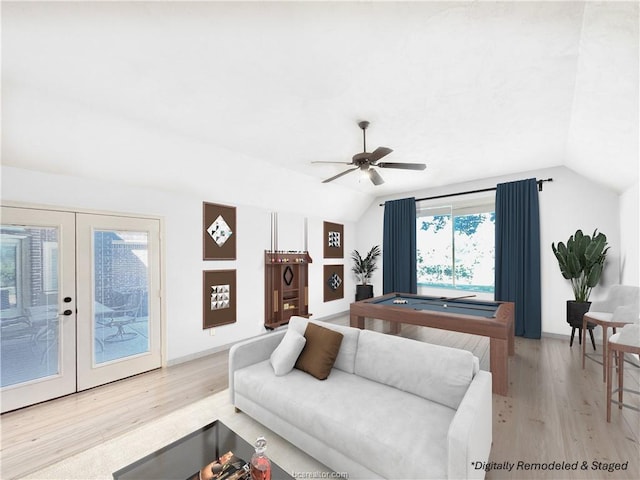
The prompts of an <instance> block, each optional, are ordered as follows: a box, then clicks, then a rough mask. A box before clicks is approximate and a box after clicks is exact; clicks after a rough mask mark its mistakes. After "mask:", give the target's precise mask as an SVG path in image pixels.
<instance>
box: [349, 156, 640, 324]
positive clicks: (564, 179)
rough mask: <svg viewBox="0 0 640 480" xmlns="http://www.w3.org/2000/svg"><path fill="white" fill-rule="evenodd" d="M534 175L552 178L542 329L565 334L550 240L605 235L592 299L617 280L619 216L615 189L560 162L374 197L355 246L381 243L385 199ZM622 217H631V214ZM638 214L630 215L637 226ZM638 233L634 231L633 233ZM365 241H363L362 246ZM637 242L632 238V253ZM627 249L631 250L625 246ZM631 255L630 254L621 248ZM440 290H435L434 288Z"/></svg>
mask: <svg viewBox="0 0 640 480" xmlns="http://www.w3.org/2000/svg"><path fill="white" fill-rule="evenodd" d="M532 177H536V178H538V179H543V178H544V179H546V178H550V177H551V178H553V182H547V183H545V184H544V190H543V191H542V192H540V195H539V199H540V242H541V281H542V331H543V332H544V333H554V334H567V333H568V331H567V328H568V326H567V323H566V319H565V311H566V300H571V299H572V298H573V292H572V290H571V285H570V283H569V282H568V281H567V280H565V279H564V278H563V277H562V275H561V274H560V270H559V268H558V265H557V262H556V259H555V257H554V255H553V251H552V250H551V243H552V242H556V243H557V242H559V241H565V242H566V240H567V239H568V238H569V236H570V235H572V234H573V233H574V232H575V231H576V230H577V229H578V228H581V229H582V230H583V231H585V233H587V232H588V233H589V234H591V233H592V232H593V230H594V229H596V228H597V229H598V230H599V231H601V232H603V233H605V234H606V235H607V238H608V241H609V245H610V246H611V249H610V251H609V255H608V256H607V262H606V266H605V272H604V274H603V277H602V280H601V283H600V285H599V286H598V287H596V288H595V289H594V290H593V292H592V295H591V300H596V299H598V298H601V297H602V295H603V294H604V293H605V292H606V288H607V287H608V286H609V285H612V284H615V283H619V281H620V259H621V242H620V221H621V220H620V216H619V213H618V212H619V197H618V194H617V193H615V192H613V191H611V190H608V189H607V188H605V187H602V186H600V185H598V184H596V183H593V182H592V181H590V180H587V179H586V178H584V177H582V176H580V175H578V174H577V173H575V172H573V171H572V170H570V169H568V168H565V167H557V168H550V169H545V170H539V171H530V172H521V173H516V174H513V175H507V176H502V177H493V178H486V179H482V180H477V181H473V182H467V183H463V184H457V185H448V186H446V187H442V188H437V189H430V190H423V191H416V192H410V193H407V194H404V195H396V196H394V197H388V198H378V199H376V201H374V202H373V204H372V205H371V207H370V208H369V209H368V210H367V211H366V212H365V213H364V214H363V216H362V217H361V219H360V221H359V222H358V224H357V238H358V248H365V247H366V245H369V244H371V245H373V244H376V243H379V244H382V219H383V214H384V212H383V210H384V209H383V207H380V206H379V204H380V203H383V202H384V201H385V200H387V199H393V198H402V197H410V196H415V197H416V198H421V197H429V196H434V195H441V194H446V193H454V192H462V191H469V190H476V189H481V188H490V187H494V186H495V185H496V184H497V183H501V182H507V181H514V180H521V179H525V178H532ZM624 221H625V222H626V221H629V222H630V223H633V222H634V219H627V218H626V217H625V219H624ZM637 221H638V219H637V216H636V217H635V224H636V231H637ZM636 238H637V234H636ZM365 244H366V245H365ZM637 249H638V244H637V242H636V243H635V256H636V258H637ZM628 250H633V248H632V246H629V248H628ZM626 255H627V256H632V255H633V254H632V253H626ZM373 281H374V288H375V289H376V293H382V273H381V272H378V274H377V275H375V276H374V278H373ZM438 294H439V293H438Z"/></svg>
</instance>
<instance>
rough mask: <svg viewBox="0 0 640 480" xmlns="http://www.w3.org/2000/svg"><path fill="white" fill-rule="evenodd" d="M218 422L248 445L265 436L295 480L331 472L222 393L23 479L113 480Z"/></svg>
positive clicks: (277, 460) (277, 459)
mask: <svg viewBox="0 0 640 480" xmlns="http://www.w3.org/2000/svg"><path fill="white" fill-rule="evenodd" d="M214 420H221V421H222V422H223V423H224V424H225V425H227V426H228V427H229V428H231V429H232V430H233V431H235V432H236V433H237V434H238V435H240V436H241V437H242V438H244V439H245V440H247V441H249V442H250V443H252V442H253V440H254V439H255V438H257V437H258V436H260V435H264V436H265V437H266V438H267V440H268V442H269V445H268V452H267V453H268V455H269V457H270V458H271V459H272V460H273V461H274V462H275V463H277V464H278V465H280V467H282V469H283V470H285V471H286V472H288V473H289V474H290V475H292V476H298V477H300V476H301V474H304V476H305V477H307V478H308V477H309V474H311V475H313V476H315V477H316V478H321V477H322V473H323V472H330V471H331V470H329V469H328V468H327V467H325V466H324V465H323V464H321V463H319V462H317V461H316V460H314V459H313V458H311V457H310V456H308V455H306V454H305V453H304V452H302V451H301V450H299V449H298V448H296V447H295V446H293V445H291V444H290V443H288V442H287V441H286V440H284V439H282V438H281V437H279V436H278V435H276V434H275V433H273V432H272V431H271V430H269V429H267V428H266V427H264V426H262V425H261V424H259V423H258V422H256V421H255V420H253V419H251V418H249V417H248V416H247V415H245V414H244V413H236V412H235V410H234V408H233V405H231V402H230V398H229V391H228V390H224V391H222V392H219V393H217V394H215V395H211V396H210V397H208V398H205V399H202V400H199V401H197V402H194V403H193V404H191V405H188V406H186V407H183V408H182V409H180V410H178V411H176V412H173V413H171V414H169V415H166V416H165V417H162V418H160V419H158V420H154V421H152V422H149V423H146V424H144V425H141V426H140V427H139V428H137V429H134V430H132V431H130V432H127V433H125V434H123V435H121V436H119V437H116V438H114V439H112V440H108V441H105V442H104V443H102V444H100V445H97V446H95V447H92V448H90V449H88V450H85V451H84V452H82V453H79V454H76V455H74V456H72V457H69V458H66V459H64V460H62V461H60V462H58V463H55V464H53V465H51V466H49V467H47V468H45V469H42V470H39V471H37V472H34V473H32V474H30V475H28V476H26V477H23V478H25V479H39V480H45V479H56V480H60V479H65V480H72V479H78V480H90V479H91V480H93V479H105V480H106V479H112V478H113V472H115V471H116V470H119V469H120V468H123V467H125V466H127V465H129V464H131V463H133V462H135V461H136V460H138V459H140V458H142V457H144V456H145V455H148V454H150V453H152V452H154V451H156V450H158V449H160V448H162V447H164V446H165V445H168V444H169V443H171V442H173V441H175V440H178V439H179V438H181V437H183V436H185V435H188V434H189V433H191V432H193V431H195V430H197V429H199V428H201V427H203V426H204V425H207V424H209V423H211V422H213V421H214ZM189 473H191V472H186V473H185V477H186V476H187V475H189Z"/></svg>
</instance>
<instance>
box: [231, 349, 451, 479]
mask: <svg viewBox="0 0 640 480" xmlns="http://www.w3.org/2000/svg"><path fill="white" fill-rule="evenodd" d="M235 385H236V391H237V394H238V395H240V396H243V397H246V398H248V399H251V400H252V401H253V402H256V403H258V404H260V405H262V406H264V407H265V408H268V409H269V411H270V412H271V414H273V415H275V416H277V417H279V418H281V419H283V420H285V421H286V422H288V423H290V424H291V425H292V426H294V427H295V428H297V429H299V430H302V431H304V432H305V433H307V434H308V435H311V436H313V437H314V438H317V439H318V440H320V441H321V442H324V443H325V444H326V445H330V446H331V447H332V448H333V449H335V450H339V451H340V452H342V453H343V454H344V455H345V456H347V457H348V458H351V459H353V460H354V461H357V462H358V463H362V464H364V465H366V466H367V468H369V469H370V470H372V471H373V472H376V473H377V474H378V475H380V476H381V477H383V478H405V479H409V478H412V479H418V478H420V479H424V478H437V479H442V478H447V433H448V430H449V426H450V424H451V422H452V420H453V417H454V415H455V413H456V412H455V411H454V410H452V409H451V408H449V407H445V406H444V405H440V404H438V403H434V402H431V401H429V400H426V399H424V398H422V397H419V396H417V395H413V394H411V393H407V392H403V391H402V390H398V389H395V388H390V387H388V386H386V385H382V384H381V383H377V382H374V381H371V380H367V379H365V378H362V377H358V376H357V375H353V374H349V373H345V372H343V371H341V370H337V369H334V370H333V371H332V372H331V376H330V377H329V378H328V379H327V380H325V381H324V382H318V381H317V380H316V379H314V378H313V377H311V376H309V375H307V374H305V373H304V372H301V371H299V370H295V369H294V370H293V371H292V372H291V373H290V374H289V375H286V376H284V377H276V376H275V375H274V373H273V369H272V368H271V366H270V365H269V362H268V361H265V362H262V363H258V364H254V365H251V366H249V367H246V368H243V369H240V370H238V371H236V372H235ZM408 412H410V413H408ZM399 472H401V476H400V477H399V476H398V475H399Z"/></svg>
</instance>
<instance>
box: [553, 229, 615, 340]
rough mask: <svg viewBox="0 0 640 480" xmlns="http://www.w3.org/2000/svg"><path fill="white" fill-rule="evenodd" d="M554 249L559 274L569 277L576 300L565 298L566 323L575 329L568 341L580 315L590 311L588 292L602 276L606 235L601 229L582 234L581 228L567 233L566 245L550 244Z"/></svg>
mask: <svg viewBox="0 0 640 480" xmlns="http://www.w3.org/2000/svg"><path fill="white" fill-rule="evenodd" d="M551 248H552V249H553V253H554V255H555V256H556V259H557V260H558V265H559V266H560V271H561V272H562V276H563V277H564V278H566V279H567V280H569V281H571V287H572V288H573V296H574V298H575V300H567V323H569V324H570V325H571V326H572V327H573V328H574V330H572V332H571V341H572V342H571V343H573V333H574V332H575V328H579V329H582V317H583V315H584V314H585V313H587V312H588V311H589V306H590V305H591V302H590V301H589V296H590V295H591V289H593V287H595V286H596V285H597V284H598V282H599V281H600V277H601V276H602V269H603V266H604V261H605V257H606V256H607V252H608V251H609V247H607V237H606V235H605V234H604V233H598V230H597V229H596V230H594V232H593V235H592V236H589V235H584V234H583V233H582V230H577V231H576V233H574V234H573V235H571V237H569V240H568V241H567V243H566V245H565V244H564V243H562V242H559V243H558V246H557V247H556V245H555V244H554V243H552V244H551Z"/></svg>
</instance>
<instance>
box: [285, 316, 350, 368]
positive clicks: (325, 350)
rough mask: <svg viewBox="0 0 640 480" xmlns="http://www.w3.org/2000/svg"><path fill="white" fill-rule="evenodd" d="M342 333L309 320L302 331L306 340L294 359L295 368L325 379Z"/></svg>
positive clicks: (338, 348) (332, 362) (331, 366)
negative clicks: (300, 351) (296, 358)
mask: <svg viewBox="0 0 640 480" xmlns="http://www.w3.org/2000/svg"><path fill="white" fill-rule="evenodd" d="M342 337H343V335H342V334H341V333H339V332H336V331H334V330H329V329H328V328H324V327H321V326H320V325H316V324H315V323H311V322H309V323H308V324H307V329H306V330H305V331H304V338H306V340H307V342H306V343H305V345H304V348H303V349H302V353H300V356H299V357H298V360H297V361H296V368H297V369H299V370H302V371H303V372H307V373H308V374H310V375H313V376H314V377H316V378H317V379H318V380H325V379H326V378H327V377H328V376H329V373H330V372H331V369H332V368H333V364H334V362H335V361H336V357H337V356H338V352H339V351H340V344H341V343H342Z"/></svg>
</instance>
